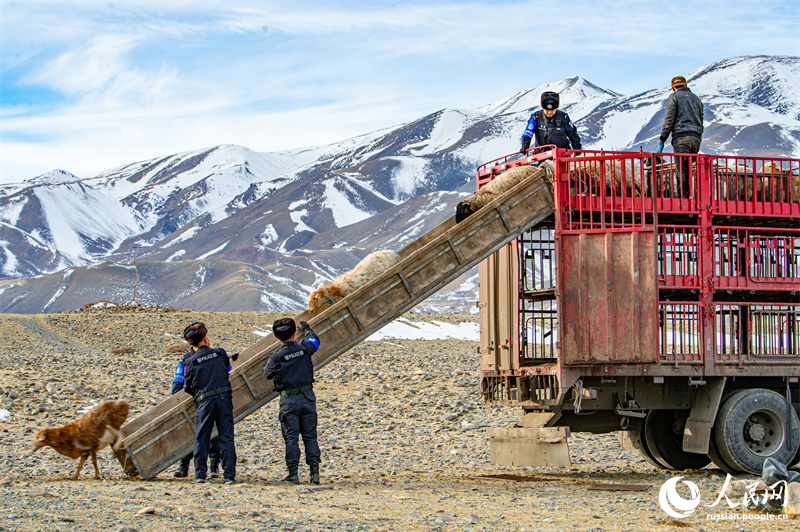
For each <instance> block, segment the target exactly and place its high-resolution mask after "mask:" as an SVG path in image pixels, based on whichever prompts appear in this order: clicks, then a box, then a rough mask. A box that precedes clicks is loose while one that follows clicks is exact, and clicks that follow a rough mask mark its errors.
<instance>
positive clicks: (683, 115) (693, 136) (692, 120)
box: [658, 76, 703, 198]
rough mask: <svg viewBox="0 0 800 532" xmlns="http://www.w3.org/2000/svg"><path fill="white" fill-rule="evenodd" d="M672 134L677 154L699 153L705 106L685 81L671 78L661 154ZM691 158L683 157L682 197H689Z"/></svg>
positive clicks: (673, 145)
mask: <svg viewBox="0 0 800 532" xmlns="http://www.w3.org/2000/svg"><path fill="white" fill-rule="evenodd" d="M670 133H671V134H672V151H673V152H675V153H698V152H699V151H700V142H701V141H702V140H703V102H701V101H700V98H698V97H697V95H696V94H695V93H693V92H692V91H690V90H689V87H688V86H687V84H686V78H684V77H683V76H676V77H674V78H672V94H670V95H669V98H668V99H667V112H666V114H665V115H664V127H663V128H662V129H661V137H660V138H659V141H658V142H659V144H658V152H659V153H661V152H662V151H664V143H665V142H666V141H667V138H668V137H669V136H670ZM689 170H690V157H680V180H681V189H682V190H681V192H682V194H681V196H682V197H684V198H688V197H689V190H690V186H689Z"/></svg>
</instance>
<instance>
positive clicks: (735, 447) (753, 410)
mask: <svg viewBox="0 0 800 532" xmlns="http://www.w3.org/2000/svg"><path fill="white" fill-rule="evenodd" d="M790 410H791V412H790V414H789V415H790V416H791V417H790V419H788V420H787V419H785V418H786V400H785V399H784V398H783V397H782V396H781V395H780V394H778V393H776V392H773V391H772V390H765V389H760V388H759V389H752V390H741V391H739V392H736V393H735V394H733V395H731V396H730V397H729V398H728V400H727V401H725V404H723V405H722V407H721V408H720V410H719V413H718V414H717V420H716V424H715V427H714V435H715V437H716V443H717V449H718V450H719V455H720V457H721V458H722V460H723V461H724V462H726V463H728V464H730V465H731V466H732V467H734V468H736V469H739V470H741V471H746V472H748V473H752V474H754V475H760V474H761V469H762V467H763V465H764V460H765V459H767V458H774V459H775V460H777V461H779V462H780V463H782V464H788V463H789V462H791V460H792V459H793V458H794V456H795V454H797V448H798V446H799V445H800V422H799V421H798V419H797V413H796V412H795V411H794V409H793V408H792V409H790Z"/></svg>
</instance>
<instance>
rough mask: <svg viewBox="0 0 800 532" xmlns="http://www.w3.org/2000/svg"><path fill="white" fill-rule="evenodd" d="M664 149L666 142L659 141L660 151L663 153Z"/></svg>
mask: <svg viewBox="0 0 800 532" xmlns="http://www.w3.org/2000/svg"><path fill="white" fill-rule="evenodd" d="M663 151H664V143H663V142H659V143H658V153H662V152H663Z"/></svg>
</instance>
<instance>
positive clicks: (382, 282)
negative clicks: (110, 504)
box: [117, 168, 554, 479]
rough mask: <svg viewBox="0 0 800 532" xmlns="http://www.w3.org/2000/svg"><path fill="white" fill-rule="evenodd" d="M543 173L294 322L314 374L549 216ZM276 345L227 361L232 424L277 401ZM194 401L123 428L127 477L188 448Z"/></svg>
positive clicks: (181, 398)
mask: <svg viewBox="0 0 800 532" xmlns="http://www.w3.org/2000/svg"><path fill="white" fill-rule="evenodd" d="M553 208H554V202H553V186H552V182H551V178H550V176H549V174H548V172H547V171H546V170H545V169H544V168H539V169H537V171H536V172H534V173H533V174H532V175H531V176H530V177H529V178H527V179H526V180H524V181H523V182H521V183H519V184H518V185H517V186H515V187H514V188H512V189H511V190H509V191H508V192H506V193H505V194H503V195H502V196H500V197H499V198H497V199H495V200H494V201H493V202H491V203H490V204H488V205H487V206H485V207H483V208H482V209H480V210H479V211H477V212H476V213H474V214H473V215H472V216H470V217H469V218H467V219H466V220H464V221H463V222H461V223H460V224H456V223H455V220H454V217H450V218H449V219H448V220H447V221H445V222H443V223H441V224H439V225H438V226H436V227H435V228H433V229H431V230H430V231H428V232H427V233H425V234H424V235H422V236H420V237H419V238H417V239H416V240H414V241H413V242H411V243H410V244H409V245H408V246H406V247H404V248H403V249H402V250H399V251H398V253H399V255H400V258H401V260H400V262H399V263H398V264H396V265H395V266H394V267H393V268H391V269H389V270H387V271H386V272H384V273H383V274H381V276H380V277H378V278H376V279H374V280H372V281H370V282H369V283H368V284H366V285H365V286H362V287H361V288H359V289H358V290H356V291H355V292H353V293H352V294H350V295H349V296H347V297H346V298H344V299H343V300H341V301H339V302H338V303H336V304H335V305H333V306H331V307H330V308H328V309H326V310H325V311H323V312H321V313H319V314H317V315H312V314H311V313H309V312H303V313H302V314H300V315H299V316H297V317H296V318H295V319H296V320H304V321H307V322H309V324H310V325H311V327H312V328H313V329H314V332H316V333H317V336H319V340H320V348H319V350H318V351H317V352H316V353H315V354H314V356H313V357H312V361H313V363H314V368H315V369H319V368H321V367H323V366H325V365H326V364H327V363H328V362H331V361H332V360H334V359H335V358H337V357H338V356H339V355H341V354H342V353H344V352H346V351H347V350H349V349H350V348H351V347H353V346H355V345H356V344H358V343H360V342H361V341H362V340H364V339H365V338H367V337H368V336H369V335H371V334H372V333H374V332H376V331H378V330H380V329H381V328H382V327H383V326H384V325H386V324H387V323H389V322H391V321H394V320H395V319H397V318H399V317H400V316H401V315H402V314H404V313H405V312H407V311H409V310H411V309H412V308H413V307H414V306H416V305H417V304H419V303H420V302H422V301H424V300H425V299H427V298H428V297H430V296H431V295H433V294H435V293H436V292H437V291H439V290H440V289H441V288H443V287H444V286H445V285H447V284H448V283H449V282H451V281H453V280H455V279H456V278H458V277H459V276H460V275H462V274H463V273H465V272H466V271H467V270H469V269H470V268H472V267H473V266H475V265H476V264H478V263H479V262H480V261H482V260H483V259H485V258H486V257H488V256H489V255H491V254H492V253H494V252H495V251H497V250H498V249H500V248H501V247H503V246H504V245H506V244H508V243H509V242H511V241H512V240H514V239H515V238H516V237H517V236H519V235H520V234H521V233H523V232H524V231H525V230H527V229H529V228H530V227H532V226H534V225H536V224H537V223H539V222H540V221H542V220H544V219H545V218H547V217H549V216H551V215H552V213H553ZM279 345H280V342H279V341H278V340H276V339H275V337H274V336H272V335H269V336H267V337H265V338H262V339H261V340H259V341H258V342H256V343H255V344H253V345H252V346H250V347H248V348H247V349H245V350H244V351H242V352H241V353H240V355H239V359H238V360H237V361H236V362H234V363H232V364H233V367H232V369H231V372H230V382H231V388H232V389H233V409H234V420H235V422H237V423H238V422H239V421H240V420H242V419H244V418H245V417H247V416H248V415H250V414H251V413H253V412H255V411H256V410H258V409H259V408H261V407H262V406H263V405H264V404H266V403H267V402H269V401H271V400H272V399H274V398H275V397H277V396H278V394H277V393H276V392H274V391H273V389H272V381H268V380H266V379H264V377H263V376H262V375H261V368H262V367H263V366H264V364H266V363H267V359H268V358H269V355H270V354H272V352H273V351H274V350H275V349H277V348H278V347H279ZM194 411H195V406H194V400H193V399H192V397H190V396H189V395H188V394H186V393H185V392H178V393H177V394H175V395H172V396H170V397H169V398H168V399H166V400H164V401H163V402H161V403H160V404H158V405H157V406H156V407H154V408H153V409H151V410H149V411H147V412H145V413H144V414H142V415H141V416H139V417H137V418H136V419H134V420H132V421H130V422H129V423H127V424H126V425H124V426H123V427H122V430H123V431H124V433H125V434H126V437H125V439H124V441H123V447H124V448H123V449H122V450H120V451H119V453H117V458H118V459H119V460H120V463H121V464H122V466H123V468H124V469H125V471H126V473H128V474H134V473H136V472H138V473H139V475H140V476H141V478H142V479H150V478H152V477H154V476H155V475H157V474H158V473H160V472H161V471H163V470H164V469H166V468H167V467H169V466H170V465H171V464H173V463H175V461H176V460H178V459H179V458H181V457H182V456H185V455H186V454H187V453H189V452H190V451H191V450H192V447H193V445H194Z"/></svg>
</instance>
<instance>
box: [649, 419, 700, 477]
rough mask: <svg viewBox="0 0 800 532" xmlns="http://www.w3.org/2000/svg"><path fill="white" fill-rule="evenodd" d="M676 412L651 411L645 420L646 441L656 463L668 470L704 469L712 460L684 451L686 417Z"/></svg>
mask: <svg viewBox="0 0 800 532" xmlns="http://www.w3.org/2000/svg"><path fill="white" fill-rule="evenodd" d="M677 414H678V412H676V411H675V410H650V412H648V413H647V418H645V420H644V439H645V441H646V442H647V448H648V449H650V453H652V455H653V456H654V457H655V459H656V461H658V462H659V463H662V464H665V465H666V466H667V469H702V468H704V467H705V466H707V465H708V463H709V462H710V459H709V458H708V456H707V455H705V454H697V453H687V452H686V451H684V450H683V427H684V426H685V425H686V417H685V416H684V417H682V422H681V418H680V416H678V415H677Z"/></svg>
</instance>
